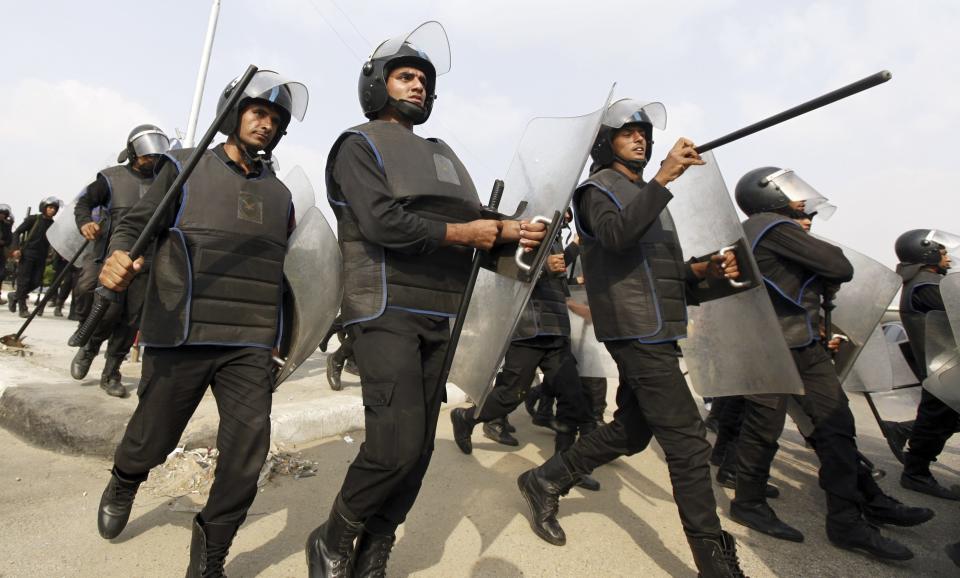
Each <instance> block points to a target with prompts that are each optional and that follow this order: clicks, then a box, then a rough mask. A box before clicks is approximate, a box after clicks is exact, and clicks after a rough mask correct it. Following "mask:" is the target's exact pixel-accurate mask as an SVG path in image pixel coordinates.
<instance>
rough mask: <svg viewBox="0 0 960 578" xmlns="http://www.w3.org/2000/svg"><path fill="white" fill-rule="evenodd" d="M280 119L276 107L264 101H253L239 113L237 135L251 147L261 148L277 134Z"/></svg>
mask: <svg viewBox="0 0 960 578" xmlns="http://www.w3.org/2000/svg"><path fill="white" fill-rule="evenodd" d="M281 122H282V119H281V117H280V113H279V112H278V111H277V109H276V107H274V106H272V105H270V104H267V103H265V102H259V101H254V102H252V103H250V104H248V105H247V106H246V108H244V109H243V112H242V113H241V114H240V127H239V128H238V129H237V136H238V137H239V139H240V142H242V143H243V144H244V145H246V146H247V147H249V148H251V149H254V148H255V149H256V150H263V149H264V148H266V147H267V145H269V144H270V143H271V142H273V138H274V137H275V136H276V135H277V131H278V130H280V123H281Z"/></svg>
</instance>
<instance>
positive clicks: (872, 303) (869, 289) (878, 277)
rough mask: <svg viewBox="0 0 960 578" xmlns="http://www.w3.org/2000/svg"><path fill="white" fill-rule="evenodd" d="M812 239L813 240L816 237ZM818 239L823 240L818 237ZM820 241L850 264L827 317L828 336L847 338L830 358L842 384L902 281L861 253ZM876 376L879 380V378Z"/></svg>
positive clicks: (876, 348)
mask: <svg viewBox="0 0 960 578" xmlns="http://www.w3.org/2000/svg"><path fill="white" fill-rule="evenodd" d="M814 236H815V237H816V235H814ZM818 238H820V239H823V238H822V237H818ZM823 240H824V241H826V242H828V243H831V244H833V245H836V246H837V247H840V249H842V250H843V254H844V256H845V257H846V258H847V260H849V261H850V263H851V264H852V265H853V279H852V280H850V281H849V282H847V283H844V284H843V285H841V286H840V290H839V291H837V294H836V297H835V298H834V300H833V303H834V306H835V307H834V310H833V312H832V314H831V323H832V325H833V328H832V330H831V334H833V333H839V334H842V335H844V336H846V338H847V339H846V340H845V341H843V342H841V344H840V350H839V351H837V355H836V358H835V359H834V365H835V367H836V370H837V376H838V377H839V378H840V381H841V382H843V381H844V380H845V379H846V377H847V375H848V374H849V373H850V370H851V369H852V368H853V366H854V364H855V362H856V360H857V356H859V355H860V354H861V352H862V350H863V349H864V346H865V345H866V344H867V341H868V340H869V339H870V338H871V335H873V333H874V329H876V327H877V325H878V324H879V323H880V319H881V318H882V317H883V313H884V311H886V310H887V307H889V306H890V302H891V301H893V298H894V296H896V294H897V291H899V290H900V286H901V285H902V284H903V279H901V278H900V276H899V275H897V274H896V273H894V272H893V271H891V270H890V269H888V268H887V267H885V266H884V265H882V264H880V263H879V262H877V261H874V260H873V259H871V258H870V257H867V256H866V255H864V254H863V253H859V252H857V251H854V250H853V249H851V248H849V247H844V246H843V245H840V244H839V243H834V242H833V241H831V240H829V239H823ZM881 337H882V336H881ZM873 353H878V354H879V353H881V347H880V345H879V343H878V344H877V345H875V346H874V351H873ZM864 369H865V370H867V371H870V370H868V369H866V368H864ZM891 371H892V369H891ZM891 375H892V374H891ZM876 377H879V375H877V376H876ZM891 383H892V377H891ZM884 387H885V386H884ZM865 391H886V389H883V390H872V389H867V390H865Z"/></svg>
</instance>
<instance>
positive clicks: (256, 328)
mask: <svg viewBox="0 0 960 578" xmlns="http://www.w3.org/2000/svg"><path fill="white" fill-rule="evenodd" d="M235 86H236V81H234V82H233V83H231V84H230V85H228V86H227V88H226V89H225V90H224V92H223V94H222V95H221V97H220V102H219V104H218V112H220V111H222V110H224V108H225V106H226V104H227V101H228V99H229V97H230V94H231V92H232V91H233V90H235ZM306 106H307V90H306V87H304V86H303V85H302V84H300V83H297V82H291V81H289V80H286V79H284V78H283V77H281V76H279V75H278V74H276V73H275V72H272V71H268V70H260V71H259V72H257V73H256V75H255V76H254V77H253V79H252V80H251V82H250V84H249V85H248V86H247V88H246V90H245V91H244V97H243V98H241V99H240V101H239V103H238V104H237V106H236V108H235V109H234V110H232V111H231V113H230V114H229V115H228V117H227V119H226V120H225V122H224V123H223V125H221V127H220V131H221V132H223V133H224V134H226V135H227V141H226V143H224V144H221V145H218V146H216V147H214V148H213V149H209V150H206V151H204V152H203V154H202V156H201V157H200V160H199V162H198V163H197V165H196V169H195V170H194V171H193V173H191V174H190V176H189V178H188V179H187V181H186V183H185V184H184V186H183V189H182V190H181V191H179V193H180V196H179V202H177V203H173V204H171V205H170V207H169V208H168V210H167V211H166V212H165V213H164V214H163V215H162V221H161V222H162V223H163V224H164V225H165V226H166V227H167V228H166V229H164V230H162V231H159V232H158V235H157V238H156V239H157V245H156V253H155V255H154V261H153V267H152V268H151V271H150V274H149V275H150V276H149V279H148V281H147V287H146V298H145V301H144V306H143V323H142V326H141V330H142V342H143V344H144V346H145V348H146V349H145V352H144V356H143V370H142V377H141V380H140V385H139V387H138V389H137V395H138V397H139V401H138V404H137V409H136V410H135V411H134V413H133V416H132V417H131V419H130V422H129V423H128V424H127V429H126V432H125V433H124V436H123V439H122V440H121V442H120V445H119V446H118V447H117V451H116V454H115V455H114V467H113V471H112V475H111V477H110V482H109V483H108V484H107V487H106V489H105V490H104V492H103V496H102V498H101V500H100V508H99V511H98V515H97V526H98V529H99V531H100V535H101V536H103V537H104V538H106V539H112V538H115V537H116V536H117V535H119V534H120V532H121V531H122V530H123V528H124V527H125V526H126V523H127V520H128V518H129V516H130V509H131V507H132V505H133V500H134V497H135V496H136V492H137V488H138V487H139V485H140V484H141V483H142V482H143V481H144V480H145V479H146V478H147V475H148V474H149V472H150V469H151V468H153V467H155V466H157V465H160V464H162V463H163V462H164V460H165V459H166V457H167V455H168V454H169V453H170V452H171V451H172V450H173V449H174V448H175V447H176V445H177V442H178V441H179V439H180V436H181V434H182V433H183V429H184V427H186V425H187V422H188V420H189V419H190V416H191V415H192V414H193V412H194V410H195V409H196V407H197V405H198V404H199V403H200V400H201V399H202V398H203V396H204V393H205V392H206V390H207V386H210V387H211V388H212V390H213V396H214V398H215V399H216V401H217V409H218V411H219V413H220V430H219V433H218V435H217V449H218V450H219V455H218V458H217V469H216V473H215V476H214V481H213V486H212V487H211V489H210V498H209V499H208V500H207V503H206V505H205V506H204V508H203V510H202V511H201V512H200V513H199V514H198V515H197V516H196V517H195V518H194V522H193V538H192V541H191V544H190V563H189V567H188V570H187V576H188V577H200V576H203V577H206V576H222V575H223V564H224V560H225V558H226V556H227V551H228V549H229V548H230V544H231V543H232V541H233V537H234V535H235V534H236V532H237V529H238V528H239V526H240V525H241V524H242V523H243V521H244V519H245V518H246V516H247V510H248V509H249V507H250V505H251V504H252V503H253V500H254V498H255V497H256V494H257V479H258V477H259V473H260V470H261V468H262V467H263V463H264V459H265V458H266V456H267V451H268V449H269V446H270V407H271V396H272V393H273V389H274V375H275V372H274V367H273V363H272V350H273V348H274V347H276V346H277V344H278V343H279V342H280V339H281V335H280V334H279V333H280V331H279V330H280V327H281V323H280V317H281V313H282V312H281V303H282V293H283V263H284V257H285V255H286V249H287V238H288V237H289V235H290V233H291V232H292V229H293V224H294V215H293V202H292V198H291V194H290V191H289V190H288V189H287V187H286V186H285V185H284V184H283V183H282V182H281V181H280V179H278V178H277V176H276V175H275V174H274V173H273V170H272V167H271V165H270V164H269V163H268V162H267V160H265V159H264V158H263V157H262V156H261V155H260V154H259V153H260V151H263V153H264V156H265V157H266V158H267V159H268V158H269V156H270V154H271V152H272V151H273V148H274V147H275V146H276V145H277V143H278V142H279V141H280V139H281V137H282V136H283V135H284V134H285V131H286V128H287V126H288V124H289V122H290V119H291V118H296V119H298V120H301V119H302V118H303V115H304V113H305V112H306ZM192 152H193V151H192V149H183V150H177V151H170V152H168V153H167V155H166V156H165V157H164V161H163V162H162V163H161V164H160V166H159V169H158V172H157V176H156V178H155V180H154V182H153V184H152V185H151V187H150V188H149V190H148V191H147V193H146V194H145V195H144V196H143V198H141V199H140V200H139V202H137V203H136V204H135V205H134V206H133V207H132V208H131V209H130V210H129V211H128V212H127V214H126V216H125V217H124V219H123V220H122V221H121V222H120V224H119V226H118V227H117V228H116V230H115V231H114V233H113V235H112V236H111V239H110V245H109V248H108V254H109V257H108V258H107V261H106V262H105V263H104V266H103V270H102V271H101V273H100V282H101V283H102V284H103V285H104V287H106V288H108V289H110V290H113V291H123V290H124V289H126V288H127V287H129V286H130V283H131V282H132V281H133V279H134V278H135V276H136V274H137V273H138V272H140V271H142V270H143V264H144V261H143V258H142V257H140V258H139V259H137V261H136V262H131V260H130V257H129V256H128V254H127V252H128V251H129V250H130V248H131V247H132V246H133V244H134V243H135V242H136V240H137V238H138V237H139V235H140V233H141V232H142V231H143V229H144V228H145V226H146V224H147V222H148V221H149V220H150V218H151V216H152V215H153V214H154V213H155V212H156V209H157V206H158V205H159V203H160V202H161V200H162V199H163V198H164V194H165V192H166V191H167V189H168V188H169V187H170V185H171V184H172V183H173V181H174V179H175V178H176V176H177V174H178V173H179V172H180V171H181V170H182V167H183V163H184V162H186V160H187V159H188V158H189V156H190V154H191V153H192Z"/></svg>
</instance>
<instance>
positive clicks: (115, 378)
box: [100, 356, 127, 397]
mask: <svg viewBox="0 0 960 578" xmlns="http://www.w3.org/2000/svg"><path fill="white" fill-rule="evenodd" d="M121 363H123V357H113V356H110V357H107V362H106V363H105V364H104V365H103V373H101V374H100V389H102V390H103V391H105V392H107V395H110V396H113V397H127V388H125V387H123V383H121V381H120V380H121V375H120V364H121Z"/></svg>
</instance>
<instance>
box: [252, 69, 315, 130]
mask: <svg viewBox="0 0 960 578" xmlns="http://www.w3.org/2000/svg"><path fill="white" fill-rule="evenodd" d="M243 94H244V95H246V96H247V97H249V98H256V99H259V100H266V101H267V102H272V103H274V104H276V105H277V106H280V107H282V108H284V109H286V110H287V111H288V112H289V113H290V116H291V117H293V118H295V119H297V120H299V121H302V120H303V117H304V115H306V114H307V103H308V102H309V101H310V93H309V92H308V91H307V87H306V86H304V85H303V83H300V82H296V81H293V80H288V79H286V78H284V77H282V76H280V75H279V74H277V73H276V72H274V71H272V70H259V71H257V73H256V74H254V75H253V79H252V80H250V84H248V85H247V88H246V90H244V91H243Z"/></svg>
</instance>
